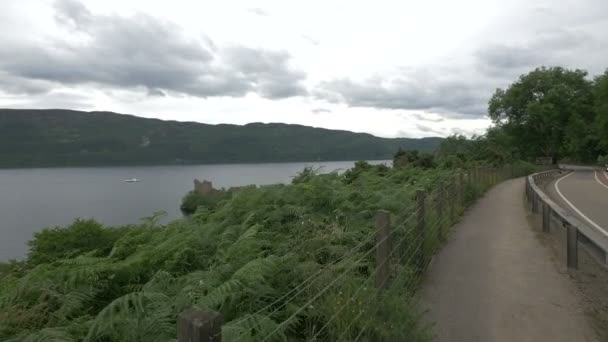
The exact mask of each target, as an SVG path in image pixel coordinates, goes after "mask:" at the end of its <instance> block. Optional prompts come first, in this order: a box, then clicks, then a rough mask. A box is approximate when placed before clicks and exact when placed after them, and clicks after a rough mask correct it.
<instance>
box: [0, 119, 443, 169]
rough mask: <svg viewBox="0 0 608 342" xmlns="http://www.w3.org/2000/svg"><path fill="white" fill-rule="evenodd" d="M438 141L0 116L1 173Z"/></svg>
mask: <svg viewBox="0 0 608 342" xmlns="http://www.w3.org/2000/svg"><path fill="white" fill-rule="evenodd" d="M440 141H441V139H440V138H423V139H407V138H398V139H386V138H379V137H375V136H373V135H370V134H364V133H353V132H348V131H336V130H328V129H321V128H313V127H307V126H300V125H287V124H279V123H271V124H263V123H252V124H247V125H245V126H237V125H226V124H221V125H207V124H202V123H194V122H177V121H161V120H156V119H146V118H140V117H136V116H131V115H122V114H116V113H110V112H78V111H70V110H14V109H0V167H39V166H87V165H158V164H208V163H256V162H291V161H327V160H360V159H361V160H363V159H367V160H374V159H376V160H378V159H390V158H391V157H392V155H393V153H394V152H395V151H396V150H397V149H399V148H403V149H409V150H420V151H432V150H434V149H435V148H436V147H437V145H438V144H439V142H440Z"/></svg>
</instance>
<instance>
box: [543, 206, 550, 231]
mask: <svg viewBox="0 0 608 342" xmlns="http://www.w3.org/2000/svg"><path fill="white" fill-rule="evenodd" d="M549 231H551V212H550V208H549V205H547V203H543V232H545V233H548V232H549Z"/></svg>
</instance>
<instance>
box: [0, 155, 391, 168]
mask: <svg viewBox="0 0 608 342" xmlns="http://www.w3.org/2000/svg"><path fill="white" fill-rule="evenodd" d="M359 160H364V161H370V162H376V161H391V160H392V158H381V159H370V158H357V159H352V158H347V159H326V160H325V159H324V160H289V161H253V162H241V161H239V162H211V163H198V162H193V163H164V164H163V163H160V164H156V163H152V164H101V163H100V164H70V165H44V166H14V167H13V166H8V167H6V166H0V170H29V169H67V168H70V169H71V168H74V169H76V168H104V167H108V168H109V167H161V166H197V165H200V166H207V165H231V166H234V165H255V164H291V163H324V162H356V161H359Z"/></svg>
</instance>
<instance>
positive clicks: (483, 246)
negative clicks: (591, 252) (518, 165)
mask: <svg viewBox="0 0 608 342" xmlns="http://www.w3.org/2000/svg"><path fill="white" fill-rule="evenodd" d="M523 190H524V179H523V178H521V179H516V180H510V181H507V182H504V183H501V184H499V185H498V186H496V187H494V188H493V189H492V190H490V191H489V192H488V193H487V194H486V195H485V196H484V197H483V198H482V199H480V200H479V201H478V203H477V204H475V205H474V206H473V207H472V208H471V210H470V211H469V212H468V213H467V214H465V216H464V217H463V219H462V221H461V222H460V223H459V224H457V225H456V226H455V227H454V228H453V229H452V233H451V236H450V238H449V240H448V242H447V243H446V245H445V246H444V247H443V248H442V249H441V251H440V252H439V253H438V255H437V256H435V259H434V260H433V262H432V264H431V266H430V268H429V270H428V271H427V274H426V277H425V279H424V282H423V288H422V299H423V305H424V306H425V307H426V308H428V313H427V318H428V320H429V321H430V322H434V324H435V327H434V332H435V334H436V335H437V338H438V341H455V342H460V341H463V342H473V341H483V342H486V341H490V342H491V341H518V342H523V341H534V342H536V341H552V342H558V341H564V342H571V341H599V339H598V338H597V336H596V334H595V332H594V330H593V329H592V328H591V325H590V323H589V322H588V319H587V317H586V316H585V314H584V308H583V305H582V303H583V300H582V296H581V294H580V292H579V290H578V289H577V287H576V285H575V284H574V283H573V282H572V281H571V280H570V279H569V277H568V274H567V273H564V272H560V268H559V267H558V265H557V263H559V262H561V260H557V258H556V257H555V256H554V254H552V253H551V251H550V249H549V248H548V247H547V246H545V245H543V243H542V242H541V241H540V237H539V236H537V235H538V234H540V233H537V231H535V230H534V229H533V228H532V227H531V225H530V221H529V218H528V212H527V211H526V209H525V207H524V200H523Z"/></svg>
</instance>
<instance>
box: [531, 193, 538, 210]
mask: <svg viewBox="0 0 608 342" xmlns="http://www.w3.org/2000/svg"><path fill="white" fill-rule="evenodd" d="M532 212H533V213H534V214H536V213H538V195H537V194H536V192H535V191H534V190H532Z"/></svg>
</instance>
